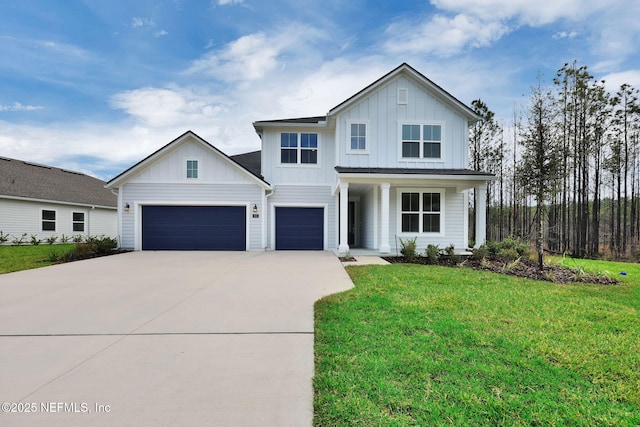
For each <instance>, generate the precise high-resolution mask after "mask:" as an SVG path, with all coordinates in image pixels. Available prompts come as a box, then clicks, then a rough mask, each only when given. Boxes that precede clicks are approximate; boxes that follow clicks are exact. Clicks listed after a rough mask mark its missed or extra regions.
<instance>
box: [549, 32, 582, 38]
mask: <svg viewBox="0 0 640 427" xmlns="http://www.w3.org/2000/svg"><path fill="white" fill-rule="evenodd" d="M577 35H578V32H577V31H569V32H566V31H558V32H557V33H555V34H554V35H553V36H551V37H552V38H553V39H554V40H560V39H572V38H574V37H576V36H577Z"/></svg>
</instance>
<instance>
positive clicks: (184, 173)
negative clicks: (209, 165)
mask: <svg viewBox="0 0 640 427" xmlns="http://www.w3.org/2000/svg"><path fill="white" fill-rule="evenodd" d="M189 161H196V162H198V177H197V178H187V162H189ZM201 179H202V159H201V158H200V157H185V158H184V159H182V181H187V182H197V181H199V180H201Z"/></svg>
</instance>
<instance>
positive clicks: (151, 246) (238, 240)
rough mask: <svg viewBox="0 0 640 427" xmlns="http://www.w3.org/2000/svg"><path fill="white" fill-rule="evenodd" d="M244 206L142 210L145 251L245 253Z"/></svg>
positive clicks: (152, 208) (174, 207)
mask: <svg viewBox="0 0 640 427" xmlns="http://www.w3.org/2000/svg"><path fill="white" fill-rule="evenodd" d="M245 211H246V207H245V206H143V207H142V249H146V250H203V251H244V250H246V243H247V240H246V237H247V234H246V233H247V228H246V226H247V225H246V224H247V222H246V212H245Z"/></svg>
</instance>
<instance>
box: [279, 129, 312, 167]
mask: <svg viewBox="0 0 640 427" xmlns="http://www.w3.org/2000/svg"><path fill="white" fill-rule="evenodd" d="M280 163H281V164H294V165H295V164H311V165H316V164H318V134H317V133H291V132H283V133H281V134H280Z"/></svg>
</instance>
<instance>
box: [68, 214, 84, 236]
mask: <svg viewBox="0 0 640 427" xmlns="http://www.w3.org/2000/svg"><path fill="white" fill-rule="evenodd" d="M77 213H78V214H80V213H81V214H82V215H84V216H83V217H82V218H83V220H82V224H83V225H84V227H83V228H84V230H82V231H75V230H74V229H73V226H74V225H75V224H76V223H77V224H79V223H80V221H74V220H73V214H77ZM71 231H72V232H73V233H86V232H87V213H86V212H85V211H71Z"/></svg>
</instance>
